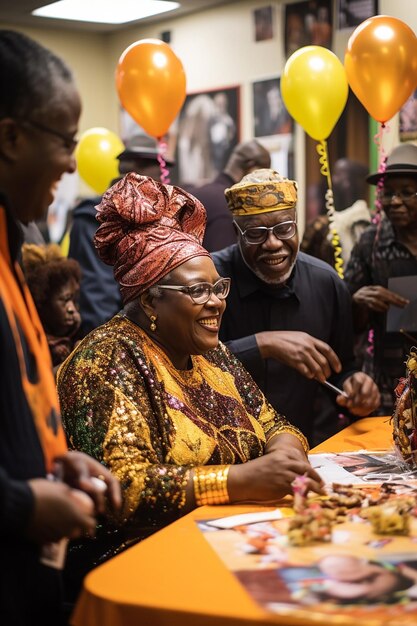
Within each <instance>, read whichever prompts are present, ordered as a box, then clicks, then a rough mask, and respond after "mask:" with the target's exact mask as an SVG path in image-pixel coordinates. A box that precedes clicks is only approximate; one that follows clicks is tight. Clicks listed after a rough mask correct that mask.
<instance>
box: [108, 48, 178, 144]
mask: <svg viewBox="0 0 417 626" xmlns="http://www.w3.org/2000/svg"><path fill="white" fill-rule="evenodd" d="M185 84H186V81H185V72H184V68H183V66H182V63H181V61H180V60H179V58H178V57H177V56H176V55H175V54H174V52H173V51H172V49H171V48H170V47H169V46H168V45H167V44H166V43H164V42H163V41H159V40H158V39H142V40H141V41H136V42H135V43H133V44H132V45H130V46H129V47H128V48H126V50H125V51H124V52H123V54H122V56H121V57H120V59H119V63H118V66H117V70H116V86H117V91H118V94H119V98H120V102H121V103H122V105H123V107H124V108H125V109H126V111H127V112H128V113H129V114H130V115H131V116H132V117H133V119H134V120H135V121H136V122H137V123H138V124H139V125H140V126H142V128H143V129H144V130H145V131H146V132H147V133H148V134H149V135H152V137H157V138H160V137H163V135H165V133H166V132H167V131H168V129H169V127H170V126H171V124H172V122H173V121H174V119H175V118H176V116H177V114H178V112H179V110H180V109H181V107H182V105H183V103H184V100H185Z"/></svg>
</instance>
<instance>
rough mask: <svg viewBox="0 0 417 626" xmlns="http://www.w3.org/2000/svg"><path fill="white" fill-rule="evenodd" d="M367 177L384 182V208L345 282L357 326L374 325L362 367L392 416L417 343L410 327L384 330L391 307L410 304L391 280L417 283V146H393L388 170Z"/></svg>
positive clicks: (383, 408)
mask: <svg viewBox="0 0 417 626" xmlns="http://www.w3.org/2000/svg"><path fill="white" fill-rule="evenodd" d="M367 181H368V182H369V183H370V184H371V185H376V184H379V183H381V187H380V189H379V202H380V203H381V205H382V209H383V212H382V215H381V221H380V223H379V224H378V225H377V224H372V225H370V226H369V227H368V228H367V229H366V230H365V232H364V233H363V234H362V236H361V238H360V240H359V242H358V243H357V244H356V246H355V247H354V248H353V250H352V254H351V257H350V261H349V264H348V266H347V268H346V272H345V281H346V284H347V286H348V288H349V290H350V292H351V294H352V299H353V306H354V319H355V327H356V331H357V332H358V333H359V332H363V331H364V330H365V331H367V332H369V331H371V330H372V335H371V342H370V345H369V348H368V350H366V353H365V361H364V365H363V369H364V371H365V372H367V373H368V374H369V375H370V376H372V378H373V379H374V380H375V381H376V383H377V385H378V387H379V390H380V392H381V396H382V403H381V414H382V415H391V413H392V411H393V407H394V400H395V393H394V390H395V387H396V386H397V383H398V381H399V379H400V378H402V377H403V375H404V362H405V360H406V357H407V354H408V352H409V350H410V347H411V346H413V345H416V344H417V336H416V333H415V332H414V331H413V330H412V329H410V328H402V329H400V328H398V329H397V330H396V331H395V332H388V331H387V330H386V322H387V313H388V311H389V309H390V307H397V308H399V309H403V308H404V307H406V306H407V305H408V304H409V299H408V298H407V297H404V295H400V294H398V293H396V292H394V291H392V290H390V289H389V288H388V281H389V279H390V278H394V277H399V276H411V277H414V281H415V282H417V146H415V145H413V144H402V145H400V146H398V147H396V148H394V149H393V150H392V152H391V153H390V155H389V156H388V159H387V162H386V170H385V172H384V173H380V172H377V173H374V174H371V175H370V176H368V178H367ZM411 297H412V296H411V294H410V298H411ZM410 321H412V320H410ZM414 327H415V326H414ZM401 330H402V332H401Z"/></svg>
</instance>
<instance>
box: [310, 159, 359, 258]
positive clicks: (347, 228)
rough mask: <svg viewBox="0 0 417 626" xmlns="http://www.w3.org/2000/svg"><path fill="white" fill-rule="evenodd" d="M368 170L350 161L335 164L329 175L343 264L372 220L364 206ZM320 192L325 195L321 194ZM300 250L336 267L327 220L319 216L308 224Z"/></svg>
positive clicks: (340, 161)
mask: <svg viewBox="0 0 417 626" xmlns="http://www.w3.org/2000/svg"><path fill="white" fill-rule="evenodd" d="M367 174H368V168H367V167H366V166H365V165H362V164H361V163H357V162H356V161H351V160H350V159H339V160H338V161H336V163H335V165H334V168H333V172H332V185H333V196H334V208H335V213H334V223H333V227H334V228H335V229H336V231H337V234H338V235H339V237H340V243H341V246H342V258H343V262H344V264H345V265H346V263H347V262H348V261H349V258H350V254H351V252H352V248H353V246H354V245H355V243H357V242H358V241H359V238H360V236H361V234H362V233H363V231H364V230H365V228H366V227H367V226H369V223H370V221H371V216H370V211H369V208H368V204H367V200H366V199H367V196H368V187H367V184H366V176H367ZM323 193H325V192H324V191H323ZM300 249H301V251H302V252H305V253H306V254H311V256H315V257H317V258H318V259H322V260H323V261H326V262H327V263H329V264H330V265H331V266H332V267H334V266H335V259H334V247H333V245H332V242H331V239H330V237H329V218H328V217H327V215H319V216H318V217H317V218H316V219H314V220H313V221H312V222H310V223H309V224H307V227H306V229H305V231H304V236H303V239H302V241H301V246H300Z"/></svg>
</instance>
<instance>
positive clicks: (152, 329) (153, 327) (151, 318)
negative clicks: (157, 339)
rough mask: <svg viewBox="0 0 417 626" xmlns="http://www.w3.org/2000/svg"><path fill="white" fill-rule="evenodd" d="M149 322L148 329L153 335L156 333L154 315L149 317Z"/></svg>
mask: <svg viewBox="0 0 417 626" xmlns="http://www.w3.org/2000/svg"><path fill="white" fill-rule="evenodd" d="M149 319H150V320H151V325H150V329H151V331H152V332H153V333H154V332H155V331H156V324H155V322H156V315H151V317H150V318H149Z"/></svg>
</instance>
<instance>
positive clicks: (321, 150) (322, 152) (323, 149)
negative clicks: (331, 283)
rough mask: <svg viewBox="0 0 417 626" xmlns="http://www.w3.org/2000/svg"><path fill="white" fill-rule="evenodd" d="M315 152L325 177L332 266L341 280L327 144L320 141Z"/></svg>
mask: <svg viewBox="0 0 417 626" xmlns="http://www.w3.org/2000/svg"><path fill="white" fill-rule="evenodd" d="M316 150H317V152H318V154H319V163H320V174H322V175H323V176H325V178H326V180H327V191H326V196H325V197H326V211H327V217H328V220H329V233H330V235H331V239H330V241H331V243H332V246H333V250H334V266H335V270H336V272H337V273H338V275H339V276H340V278H343V276H344V273H343V257H342V244H341V243H340V237H339V233H338V232H337V230H336V228H335V227H334V198H333V189H332V179H331V177H330V168H329V159H328V156H327V142H326V140H325V139H322V140H321V141H320V142H319V143H318V144H317V146H316Z"/></svg>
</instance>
